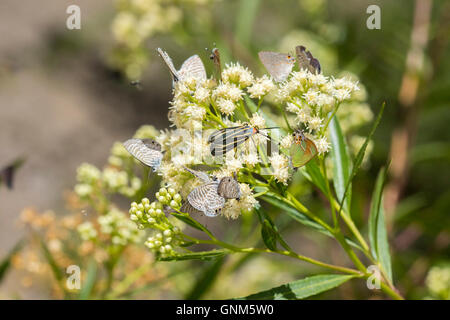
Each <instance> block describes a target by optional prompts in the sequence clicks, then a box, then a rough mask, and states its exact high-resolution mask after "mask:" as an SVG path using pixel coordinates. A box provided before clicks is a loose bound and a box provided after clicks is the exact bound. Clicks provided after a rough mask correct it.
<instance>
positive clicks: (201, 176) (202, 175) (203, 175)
mask: <svg viewBox="0 0 450 320" xmlns="http://www.w3.org/2000/svg"><path fill="white" fill-rule="evenodd" d="M183 168H184V170H186V171H189V172H190V173H192V174H193V175H194V176H196V177H197V178H199V179H200V180H202V181H203V182H205V183H208V182H211V181H212V180H211V178H210V177H209V175H208V174H207V173H206V172H203V171H197V170H192V169H189V168H187V167H185V166H183Z"/></svg>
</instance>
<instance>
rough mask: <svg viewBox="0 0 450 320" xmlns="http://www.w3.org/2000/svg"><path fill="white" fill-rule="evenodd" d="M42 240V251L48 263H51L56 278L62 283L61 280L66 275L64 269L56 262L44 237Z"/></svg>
mask: <svg viewBox="0 0 450 320" xmlns="http://www.w3.org/2000/svg"><path fill="white" fill-rule="evenodd" d="M40 241H41V247H42V251H43V252H44V257H45V259H46V260H47V263H48V264H49V265H50V268H51V270H52V272H53V275H54V276H55V278H56V280H57V281H58V282H59V283H60V284H61V280H62V279H63V277H64V273H63V270H62V268H61V267H60V266H58V264H57V263H56V260H55V258H53V255H52V253H51V252H50V250H49V249H48V247H47V245H46V244H45V242H44V241H43V240H42V239H41V240H40Z"/></svg>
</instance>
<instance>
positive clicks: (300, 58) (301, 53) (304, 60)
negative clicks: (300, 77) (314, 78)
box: [295, 46, 321, 73]
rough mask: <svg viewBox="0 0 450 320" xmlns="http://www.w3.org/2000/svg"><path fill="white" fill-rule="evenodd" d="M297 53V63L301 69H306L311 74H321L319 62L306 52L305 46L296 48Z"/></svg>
mask: <svg viewBox="0 0 450 320" xmlns="http://www.w3.org/2000/svg"><path fill="white" fill-rule="evenodd" d="M295 53H296V55H297V63H298V66H299V67H300V69H306V70H308V71H310V72H311V73H320V72H321V67H320V63H319V60H317V59H316V58H314V57H313V55H312V54H311V52H309V51H306V48H305V47H304V46H297V47H295Z"/></svg>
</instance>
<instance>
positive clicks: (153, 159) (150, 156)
mask: <svg viewBox="0 0 450 320" xmlns="http://www.w3.org/2000/svg"><path fill="white" fill-rule="evenodd" d="M123 146H124V147H125V149H127V151H128V152H129V153H130V154H131V155H132V156H133V157H134V158H136V159H137V160H139V161H141V162H142V163H143V164H145V165H147V166H149V167H152V168H153V171H156V170H158V168H159V166H160V165H161V160H162V158H163V154H162V152H161V151H160V150H155V149H154V148H153V146H152V147H149V145H148V142H144V140H142V139H129V140H127V141H125V142H124V143H123Z"/></svg>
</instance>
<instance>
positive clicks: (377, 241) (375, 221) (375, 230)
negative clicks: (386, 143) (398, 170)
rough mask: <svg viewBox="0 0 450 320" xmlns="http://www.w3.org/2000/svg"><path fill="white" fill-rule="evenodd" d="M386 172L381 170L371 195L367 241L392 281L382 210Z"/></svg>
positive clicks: (384, 169) (383, 169)
mask: <svg viewBox="0 0 450 320" xmlns="http://www.w3.org/2000/svg"><path fill="white" fill-rule="evenodd" d="M386 172H387V170H386V168H381V170H380V172H379V173H378V177H377V181H376V183H375V188H374V191H373V194H372V202H371V205H370V215H369V240H370V245H371V251H372V255H373V256H374V257H375V258H376V259H377V261H378V262H379V263H380V264H381V266H382V268H383V270H384V271H385V272H386V275H387V276H388V278H389V280H390V281H392V267H391V256H390V253H389V243H388V237H387V231H386V224H385V220H384V209H383V187H384V182H385V180H386Z"/></svg>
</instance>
